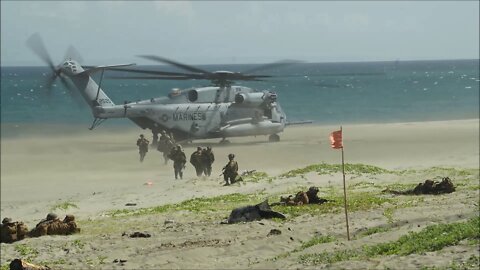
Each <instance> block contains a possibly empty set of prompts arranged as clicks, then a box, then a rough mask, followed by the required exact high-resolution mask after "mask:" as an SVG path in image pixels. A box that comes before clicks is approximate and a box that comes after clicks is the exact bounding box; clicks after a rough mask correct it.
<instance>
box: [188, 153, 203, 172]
mask: <svg viewBox="0 0 480 270" xmlns="http://www.w3.org/2000/svg"><path fill="white" fill-rule="evenodd" d="M190 163H191V164H192V165H193V167H195V171H196V172H197V176H198V177H200V176H202V173H203V161H202V148H201V147H197V151H195V152H193V153H192V155H191V156H190Z"/></svg>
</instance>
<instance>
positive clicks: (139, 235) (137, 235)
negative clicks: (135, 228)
mask: <svg viewBox="0 0 480 270" xmlns="http://www.w3.org/2000/svg"><path fill="white" fill-rule="evenodd" d="M124 235H126V233H123V234H122V236H124ZM128 237H130V238H149V237H151V235H150V234H149V233H146V232H145V233H143V232H134V233H131V234H130V235H129V236H128Z"/></svg>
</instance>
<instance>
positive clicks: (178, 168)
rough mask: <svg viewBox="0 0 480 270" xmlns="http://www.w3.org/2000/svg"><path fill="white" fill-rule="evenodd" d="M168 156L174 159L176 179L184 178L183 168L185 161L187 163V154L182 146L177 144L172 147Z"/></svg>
mask: <svg viewBox="0 0 480 270" xmlns="http://www.w3.org/2000/svg"><path fill="white" fill-rule="evenodd" d="M168 157H169V158H170V159H171V160H173V170H174V172H175V179H178V177H180V179H183V169H184V168H185V163H187V156H185V153H184V152H183V149H182V146H180V145H177V146H176V147H174V148H172V150H171V151H170V154H169V155H168Z"/></svg>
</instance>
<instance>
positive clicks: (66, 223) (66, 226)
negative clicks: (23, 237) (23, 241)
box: [29, 213, 80, 237]
mask: <svg viewBox="0 0 480 270" xmlns="http://www.w3.org/2000/svg"><path fill="white" fill-rule="evenodd" d="M76 232H80V229H79V228H78V227H77V223H76V222H75V217H74V216H73V215H66V216H65V218H64V219H63V220H60V219H59V218H58V217H57V215H56V214H53V213H50V214H48V215H47V218H45V219H43V220H42V221H40V222H39V223H38V224H37V226H35V229H33V230H32V231H30V233H29V235H30V236H31V237H39V236H44V235H68V234H72V233H76Z"/></svg>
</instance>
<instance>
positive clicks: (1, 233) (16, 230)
mask: <svg viewBox="0 0 480 270" xmlns="http://www.w3.org/2000/svg"><path fill="white" fill-rule="evenodd" d="M27 234H28V228H27V226H26V225H25V224H23V222H20V221H15V222H13V221H12V219H11V218H4V219H3V220H2V224H1V226H0V243H13V242H15V241H20V240H22V239H24V238H25V236H27Z"/></svg>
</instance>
